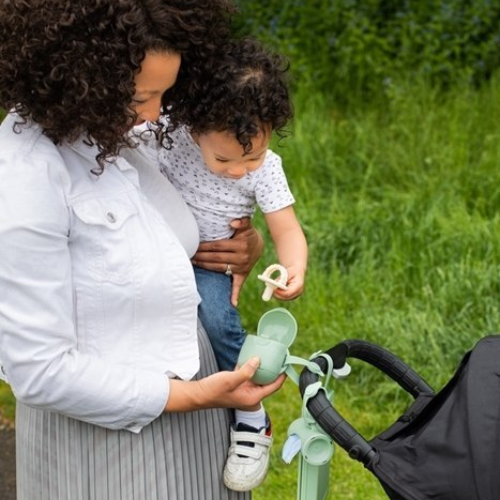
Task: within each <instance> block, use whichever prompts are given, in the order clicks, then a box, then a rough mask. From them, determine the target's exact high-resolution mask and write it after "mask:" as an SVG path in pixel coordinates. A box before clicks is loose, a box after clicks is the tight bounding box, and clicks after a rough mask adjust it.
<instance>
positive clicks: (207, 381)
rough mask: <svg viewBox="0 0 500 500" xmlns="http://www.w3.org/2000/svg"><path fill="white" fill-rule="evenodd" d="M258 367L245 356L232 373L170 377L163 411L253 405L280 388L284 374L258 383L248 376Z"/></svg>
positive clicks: (251, 375) (244, 407) (256, 359)
mask: <svg viewBox="0 0 500 500" xmlns="http://www.w3.org/2000/svg"><path fill="white" fill-rule="evenodd" d="M258 367H259V359H258V358H257V357H254V358H251V359H249V360H248V361H247V362H246V363H245V364H244V365H243V366H242V367H241V368H237V369H236V370H235V371H233V372H228V371H225V372H219V373H215V374H214V375H210V376H209V377H205V378H203V379H201V380H196V381H184V380H178V379H173V380H171V381H170V396H169V399H168V401H167V405H166V407H165V410H166V411H169V412H176V411H190V410H198V409H202V408H241V409H252V408H255V406H256V405H258V404H259V403H260V402H261V401H262V400H263V399H264V398H266V397H268V396H270V395H271V394H273V393H274V392H276V391H277V390H279V389H280V388H281V386H282V385H283V383H284V382H285V380H286V375H284V374H283V375H280V376H279V377H278V378H277V379H276V380H275V381H274V382H271V383H270V384H267V385H258V384H255V383H254V382H252V381H251V380H250V379H251V378H252V377H253V375H254V374H255V372H256V371H257V368H258Z"/></svg>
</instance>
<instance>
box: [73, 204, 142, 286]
mask: <svg viewBox="0 0 500 500" xmlns="http://www.w3.org/2000/svg"><path fill="white" fill-rule="evenodd" d="M71 208H72V212H73V215H74V217H73V221H72V227H71V232H70V244H71V247H72V253H73V257H74V260H78V259H80V260H82V261H83V262H84V265H85V266H86V267H87V268H88V270H89V271H90V272H91V274H92V275H93V277H94V278H97V279H99V280H102V281H109V282H113V283H118V284H122V283H127V282H130V281H132V279H133V275H134V270H135V269H136V267H137V252H136V238H137V236H138V235H137V224H138V221H137V219H138V217H137V208H136V207H135V206H134V205H133V204H132V203H131V202H130V201H127V200H121V199H120V200H98V199H90V200H86V201H84V202H80V203H76V204H74V205H73V206H72V207H71Z"/></svg>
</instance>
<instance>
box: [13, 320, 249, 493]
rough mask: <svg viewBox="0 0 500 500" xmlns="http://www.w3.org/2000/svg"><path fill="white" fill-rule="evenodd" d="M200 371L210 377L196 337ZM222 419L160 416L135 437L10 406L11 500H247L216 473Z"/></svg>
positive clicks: (222, 446)
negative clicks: (12, 433) (12, 415)
mask: <svg viewBox="0 0 500 500" xmlns="http://www.w3.org/2000/svg"><path fill="white" fill-rule="evenodd" d="M199 343H200V356H201V369H200V373H199V374H198V376H197V377H203V376H206V375H207V374H209V373H213V372H214V371H216V369H217V368H216V362H215V358H214V355H213V352H212V348H211V346H210V344H209V341H208V338H207V336H206V334H205V332H204V330H203V329H202V328H200V329H199ZM229 424H230V412H229V411H227V410H202V411H196V412H189V413H178V414H176V413H173V414H164V415H162V416H161V417H159V418H158V419H156V420H155V421H153V422H152V423H151V424H150V425H148V426H146V427H144V428H143V429H142V430H141V432H140V433H139V434H133V433H131V432H128V431H112V430H108V429H104V428H102V427H98V426H95V425H91V424H87V423H84V422H80V421H78V420H74V419H72V418H68V417H64V416H61V415H58V414H55V413H50V412H46V411H43V410H39V409H34V408H31V407H28V406H25V405H23V404H21V403H18V404H17V410H16V440H17V441H16V442H17V445H16V449H17V499H18V500H250V498H251V495H250V493H237V492H234V491H231V490H228V489H227V488H226V487H225V486H224V485H223V482H222V471H223V468H224V463H225V460H226V454H227V449H228V447H229Z"/></svg>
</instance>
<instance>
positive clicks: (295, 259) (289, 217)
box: [265, 206, 307, 300]
mask: <svg viewBox="0 0 500 500" xmlns="http://www.w3.org/2000/svg"><path fill="white" fill-rule="evenodd" d="M265 218H266V223H267V225H268V227H269V232H270V233H271V237H272V238H273V241H274V246H275V248H276V253H277V254H278V262H279V263H280V264H281V265H282V266H284V267H285V268H286V270H287V271H288V282H287V287H288V288H287V290H280V289H276V290H275V291H274V296H275V297H276V298H278V299H281V300H291V299H295V298H297V297H298V296H299V295H301V294H302V292H303V291H304V279H305V274H306V269H307V242H306V238H305V236H304V232H303V231H302V228H301V227H300V224H299V221H298V220H297V217H295V212H294V210H293V207H292V206H288V207H285V208H282V209H281V210H277V211H276V212H271V213H267V214H265Z"/></svg>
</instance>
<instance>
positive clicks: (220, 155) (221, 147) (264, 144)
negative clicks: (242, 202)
mask: <svg viewBox="0 0 500 500" xmlns="http://www.w3.org/2000/svg"><path fill="white" fill-rule="evenodd" d="M194 140H195V141H196V143H197V144H198V146H199V147H200V151H201V155H202V156H203V160H204V161H205V163H206V165H207V167H208V168H209V169H210V171H211V172H213V173H214V174H216V175H222V176H223V177H228V178H230V179H241V178H242V177H243V176H244V175H245V174H247V173H248V172H253V171H255V170H257V169H258V168H260V167H261V166H262V164H263V163H264V159H265V158H266V152H267V148H268V146H269V140H270V134H264V133H262V132H259V134H258V135H257V136H256V137H254V139H253V140H252V149H251V151H250V153H247V154H245V152H244V151H243V146H242V145H241V144H240V143H239V142H238V140H237V139H236V137H235V136H234V135H233V134H228V133H227V132H206V133H203V134H197V135H196V136H195V137H194Z"/></svg>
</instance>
